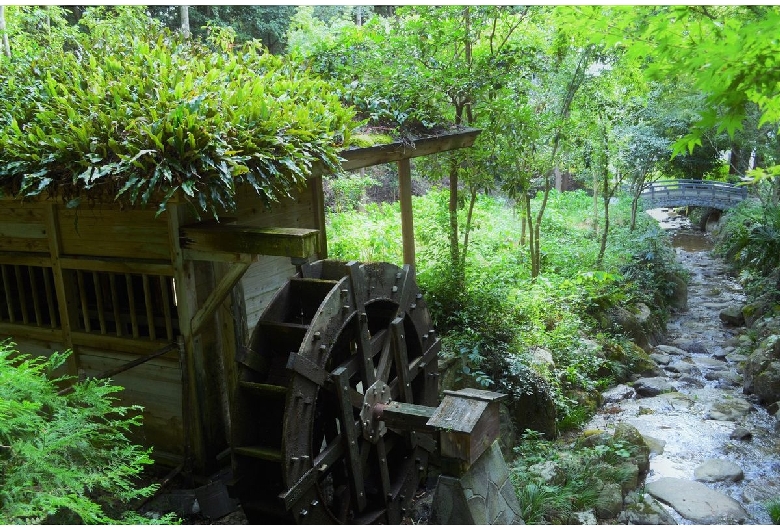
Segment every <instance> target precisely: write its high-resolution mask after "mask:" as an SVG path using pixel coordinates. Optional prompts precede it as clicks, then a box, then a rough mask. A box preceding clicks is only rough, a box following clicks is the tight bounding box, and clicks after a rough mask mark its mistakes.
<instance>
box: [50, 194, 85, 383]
mask: <svg viewBox="0 0 780 530" xmlns="http://www.w3.org/2000/svg"><path fill="white" fill-rule="evenodd" d="M58 212H59V210H58V208H57V205H56V204H47V205H46V208H45V213H44V220H45V222H46V233H47V235H48V236H49V258H50V259H51V270H52V274H53V276H54V289H55V292H56V293H57V305H58V307H59V310H60V325H61V327H62V342H63V345H64V346H65V348H66V349H68V350H71V351H72V352H73V353H71V355H70V357H68V361H67V369H68V373H69V374H70V375H77V374H78V368H79V359H78V349H77V348H75V347H74V344H73V340H72V338H71V328H72V326H73V325H76V324H78V308H77V306H76V305H75V300H76V298H77V295H76V293H75V287H74V286H73V284H72V283H71V282H67V283H66V282H65V274H64V273H63V270H62V269H63V267H62V264H61V263H60V257H61V248H62V241H61V238H60V226H59V219H58Z"/></svg>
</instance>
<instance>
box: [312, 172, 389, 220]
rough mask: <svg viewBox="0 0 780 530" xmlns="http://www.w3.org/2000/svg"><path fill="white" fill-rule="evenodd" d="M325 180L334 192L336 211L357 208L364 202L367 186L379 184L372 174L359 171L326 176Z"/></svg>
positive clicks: (334, 209)
mask: <svg viewBox="0 0 780 530" xmlns="http://www.w3.org/2000/svg"><path fill="white" fill-rule="evenodd" d="M325 180H326V185H327V186H328V187H329V188H330V190H331V192H332V193H333V207H332V210H333V211H334V212H347V211H352V210H355V209H357V208H358V207H359V206H360V205H361V204H362V203H363V199H364V196H365V193H366V188H368V187H369V186H374V185H376V184H378V181H377V180H376V179H374V178H372V177H371V176H369V175H361V174H358V173H337V174H336V175H332V176H329V177H326V178H325Z"/></svg>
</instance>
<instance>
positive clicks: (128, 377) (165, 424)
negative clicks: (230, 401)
mask: <svg viewBox="0 0 780 530" xmlns="http://www.w3.org/2000/svg"><path fill="white" fill-rule="evenodd" d="M152 351H153V350H150V351H149V353H151V352H152ZM135 358H137V356H136V355H131V354H123V353H120V352H116V351H105V350H102V349H94V348H86V347H81V348H79V361H80V368H81V369H82V370H83V371H84V373H85V374H86V375H87V376H88V377H89V376H95V375H98V374H100V373H101V372H105V371H107V370H110V369H112V368H117V367H119V366H121V365H123V364H124V363H127V362H130V361H132V360H133V359H135ZM111 380H112V381H113V382H114V383H115V384H117V385H119V386H121V387H124V389H125V390H124V391H123V392H122V393H121V395H120V399H121V401H122V403H123V404H126V405H127V404H136V405H141V406H142V407H144V411H143V418H144V421H143V428H142V429H141V431H140V432H136V433H134V436H133V438H134V441H135V442H136V443H139V444H142V445H144V446H145V447H148V446H152V447H153V448H154V453H155V457H156V459H157V460H158V461H160V462H162V463H168V464H176V463H179V462H181V455H182V454H183V452H184V447H183V440H184V433H183V429H182V416H181V413H182V408H181V371H180V369H179V359H178V354H177V352H176V351H174V352H171V353H170V354H166V355H165V356H163V357H158V358H157V359H153V360H151V361H147V362H146V363H144V364H141V365H139V366H136V367H134V368H132V369H130V370H127V371H125V372H122V373H119V374H117V375H115V376H113V377H112V378H111Z"/></svg>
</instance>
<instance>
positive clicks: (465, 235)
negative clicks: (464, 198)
mask: <svg viewBox="0 0 780 530" xmlns="http://www.w3.org/2000/svg"><path fill="white" fill-rule="evenodd" d="M470 191H471V194H470V197H469V211H468V213H467V214H466V227H465V228H464V229H463V253H462V254H461V267H462V268H463V270H464V271H465V270H466V256H467V255H468V252H469V233H470V232H471V220H472V219H473V217H474V205H475V204H476V203H477V187H476V186H471V190H470Z"/></svg>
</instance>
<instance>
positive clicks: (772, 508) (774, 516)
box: [766, 499, 780, 524]
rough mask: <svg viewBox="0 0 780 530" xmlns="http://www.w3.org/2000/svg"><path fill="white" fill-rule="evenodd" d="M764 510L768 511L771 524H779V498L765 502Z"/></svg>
mask: <svg viewBox="0 0 780 530" xmlns="http://www.w3.org/2000/svg"><path fill="white" fill-rule="evenodd" d="M766 510H767V511H768V512H769V518H770V519H771V520H772V524H780V500H777V499H775V500H772V501H769V502H767V503H766Z"/></svg>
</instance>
